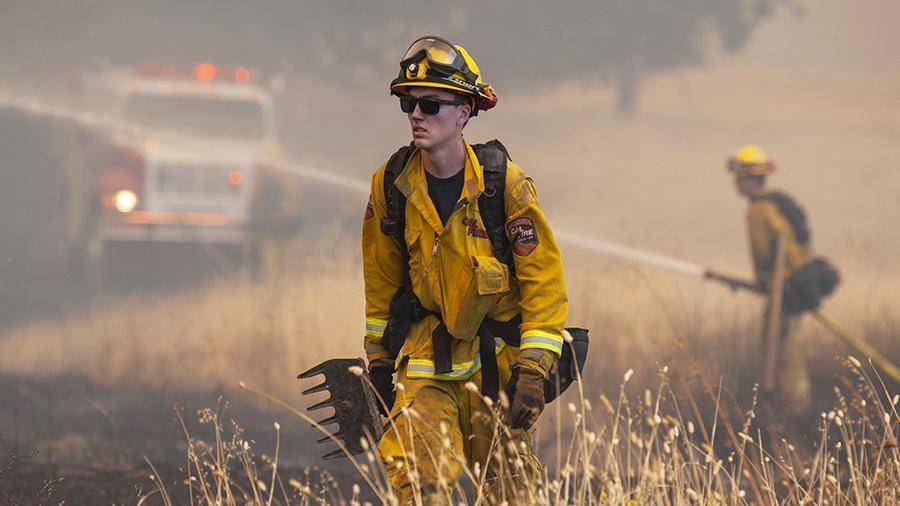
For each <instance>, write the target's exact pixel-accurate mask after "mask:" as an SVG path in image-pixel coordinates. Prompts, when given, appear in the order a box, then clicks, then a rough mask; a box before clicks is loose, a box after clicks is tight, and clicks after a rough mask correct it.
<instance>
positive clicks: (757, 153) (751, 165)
mask: <svg viewBox="0 0 900 506" xmlns="http://www.w3.org/2000/svg"><path fill="white" fill-rule="evenodd" d="M727 167H728V171H729V172H731V173H732V174H734V175H735V176H765V175H767V174H771V173H773V172H775V162H774V161H772V159H771V158H769V155H768V154H766V152H765V151H763V148H761V147H759V146H755V145H753V144H745V145H743V146H741V147H740V148H739V149H738V150H737V151H735V153H734V154H733V155H731V158H729V159H728V163H727Z"/></svg>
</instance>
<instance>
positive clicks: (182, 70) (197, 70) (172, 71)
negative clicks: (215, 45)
mask: <svg viewBox="0 0 900 506" xmlns="http://www.w3.org/2000/svg"><path fill="white" fill-rule="evenodd" d="M133 72H134V75H135V76H137V77H142V78H145V79H195V80H197V81H201V82H204V83H210V82H213V81H231V82H236V83H241V84H246V83H250V82H252V81H253V80H254V79H255V78H256V75H255V72H253V71H251V70H250V69H249V68H248V67H218V66H216V65H215V64H214V63H212V62H202V63H199V64H197V65H195V66H193V67H178V66H175V65H156V64H142V65H137V66H135V67H134V70H133Z"/></svg>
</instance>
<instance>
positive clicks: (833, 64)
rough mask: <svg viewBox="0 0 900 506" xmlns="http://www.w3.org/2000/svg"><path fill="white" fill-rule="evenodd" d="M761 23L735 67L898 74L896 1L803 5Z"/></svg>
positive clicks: (808, 1) (899, 6) (899, 9)
mask: <svg viewBox="0 0 900 506" xmlns="http://www.w3.org/2000/svg"><path fill="white" fill-rule="evenodd" d="M802 5H803V6H804V7H805V13H804V14H803V15H801V16H799V17H798V16H795V15H793V14H792V13H791V12H788V11H785V12H780V13H779V15H778V16H777V18H775V19H772V20H769V21H767V22H766V23H764V25H763V26H762V27H761V28H760V29H759V30H758V31H757V32H756V33H755V34H754V35H753V40H752V41H751V42H750V44H748V45H747V46H746V47H745V48H744V50H743V52H742V53H741V54H740V55H739V56H738V57H736V58H733V59H732V60H731V63H734V64H741V63H746V64H751V65H754V66H760V67H762V66H773V65H774V66H790V67H793V68H797V69H811V70H823V69H827V70H840V69H846V70H848V71H891V70H893V71H900V51H898V49H900V0H855V1H850V0H804V1H803V2H802Z"/></svg>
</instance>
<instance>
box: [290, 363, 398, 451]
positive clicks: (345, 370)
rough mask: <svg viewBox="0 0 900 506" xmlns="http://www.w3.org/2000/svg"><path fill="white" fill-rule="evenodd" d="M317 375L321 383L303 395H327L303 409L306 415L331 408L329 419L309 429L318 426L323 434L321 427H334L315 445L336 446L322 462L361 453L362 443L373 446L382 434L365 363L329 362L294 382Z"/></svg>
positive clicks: (381, 426) (363, 446)
mask: <svg viewBox="0 0 900 506" xmlns="http://www.w3.org/2000/svg"><path fill="white" fill-rule="evenodd" d="M356 368H359V369H356ZM320 374H322V375H324V376H325V381H323V382H322V383H320V384H318V385H316V386H314V387H310V388H307V389H306V390H304V391H303V395H310V394H315V393H318V392H324V391H328V393H329V394H330V397H328V398H327V399H325V400H323V401H320V402H317V403H316V404H313V405H312V406H310V407H308V408H306V409H307V411H310V412H312V411H316V410H319V409H323V408H328V407H331V408H334V414H333V415H331V416H330V417H328V418H325V419H324V420H322V421H321V422H317V423H316V424H313V425H312V426H313V427H316V426H317V425H318V427H319V429H320V430H323V431H324V430H325V429H324V428H323V427H322V426H324V425H331V424H334V423H336V424H338V430H337V431H336V432H334V433H329V434H328V435H326V436H325V437H323V438H322V439H319V440H318V441H316V442H317V443H320V444H321V443H325V442H328V441H333V442H334V443H336V444H337V446H338V448H337V449H336V450H332V451H330V452H328V453H326V454H325V455H323V456H322V459H323V460H332V459H337V458H340V457H345V456H350V455H356V454H359V453H362V452H363V451H365V450H366V449H367V447H368V446H367V444H366V443H368V444H373V443H375V442H377V441H378V440H379V439H381V435H382V434H384V423H383V422H382V420H381V415H380V414H379V412H378V404H377V401H376V399H375V394H374V392H373V390H372V387H371V386H370V385H371V382H370V381H369V375H368V372H366V364H365V362H363V359H361V358H333V359H331V360H326V361H325V362H322V363H320V364H319V365H316V366H314V367H312V368H310V369H309V370H307V371H304V372H302V373H300V375H299V376H297V378H299V379H308V378H312V377H313V376H318V375H320Z"/></svg>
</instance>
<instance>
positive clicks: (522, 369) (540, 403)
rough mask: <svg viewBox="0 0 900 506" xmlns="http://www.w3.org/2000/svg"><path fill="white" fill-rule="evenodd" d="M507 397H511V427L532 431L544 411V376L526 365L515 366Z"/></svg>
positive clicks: (509, 422) (509, 420) (509, 418)
mask: <svg viewBox="0 0 900 506" xmlns="http://www.w3.org/2000/svg"><path fill="white" fill-rule="evenodd" d="M506 395H507V397H509V413H508V415H507V423H508V424H509V427H510V428H511V429H526V430H527V429H530V428H531V426H532V425H534V422H536V421H537V419H538V416H539V415H540V414H541V411H543V410H544V375H543V374H542V373H541V372H540V371H538V370H536V369H533V368H531V367H529V366H526V365H522V364H515V365H513V370H512V377H510V379H509V385H508V386H507V387H506Z"/></svg>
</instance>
